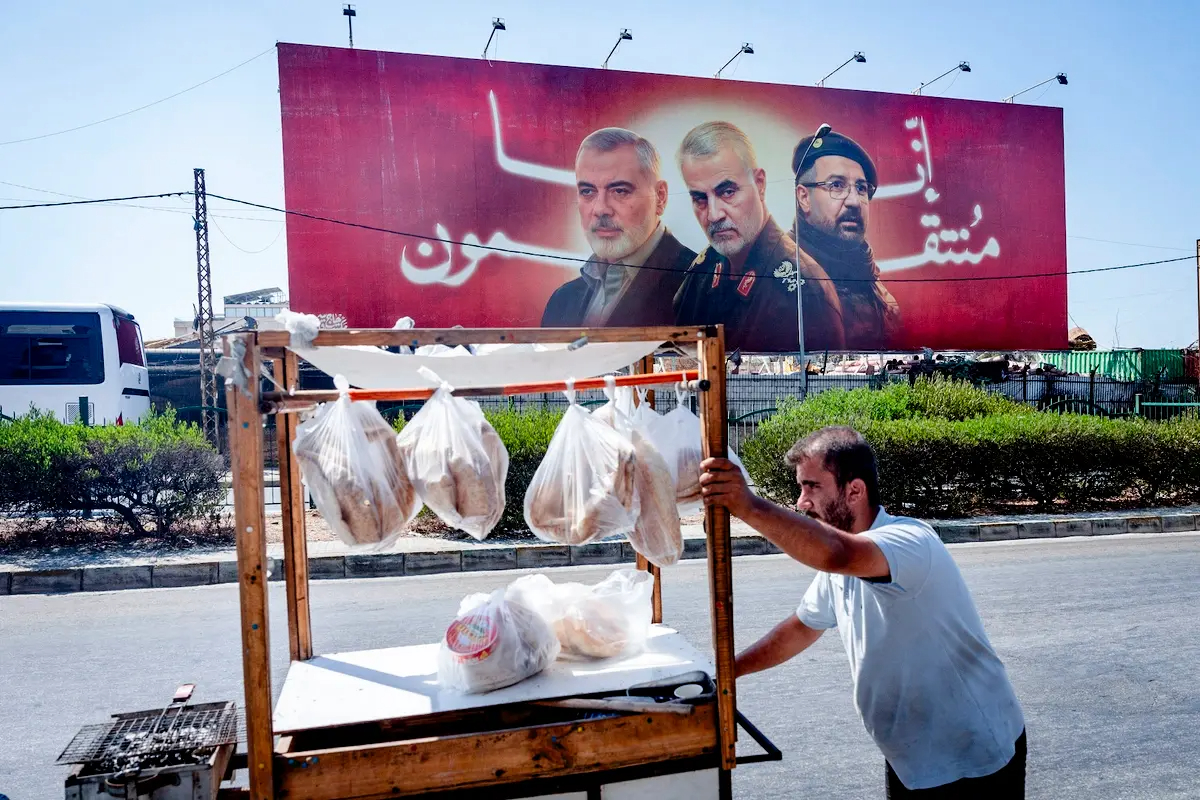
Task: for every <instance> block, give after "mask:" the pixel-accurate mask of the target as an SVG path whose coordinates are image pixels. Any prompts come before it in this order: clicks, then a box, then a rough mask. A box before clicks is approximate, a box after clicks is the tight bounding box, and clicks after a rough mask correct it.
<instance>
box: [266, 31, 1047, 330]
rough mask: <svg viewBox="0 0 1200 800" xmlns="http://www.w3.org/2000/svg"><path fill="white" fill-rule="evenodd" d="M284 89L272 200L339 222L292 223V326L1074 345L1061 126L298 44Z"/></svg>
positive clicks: (935, 107)
mask: <svg viewBox="0 0 1200 800" xmlns="http://www.w3.org/2000/svg"><path fill="white" fill-rule="evenodd" d="M279 81H280V96H281V106H282V114H283V155H284V188H285V195H286V203H287V207H288V208H289V209H291V210H295V211H299V212H303V213H305V214H309V215H312V216H317V217H324V218H327V220H336V221H339V222H343V223H352V224H337V223H336V222H330V221H327V220H314V219H308V218H304V217H299V216H290V217H289V218H288V222H287V246H288V276H289V285H290V295H291V303H292V307H293V308H294V309H297V310H300V311H304V312H309V313H315V314H340V315H342V316H344V317H345V319H346V320H347V322H348V324H349V325H351V326H353V327H391V326H392V324H393V323H394V322H395V321H396V320H397V319H398V318H400V317H402V316H411V317H413V318H414V319H415V320H416V322H417V324H418V325H420V326H422V327H451V326H454V325H463V326H466V327H476V326H478V327H516V326H521V327H524V326H537V325H554V326H566V327H576V326H580V325H584V324H589V325H649V324H676V323H679V324H702V323H704V324H706V323H718V322H720V323H725V324H726V326H727V335H728V339H729V341H728V349H730V350H733V349H734V348H741V349H742V350H743V351H745V352H792V351H795V350H797V349H798V347H799V346H800V341H799V335H798V328H799V323H798V319H797V316H798V314H797V310H798V308H799V309H800V310H801V311H802V314H803V327H804V345H805V347H806V349H807V350H809V351H819V350H824V349H831V350H844V349H848V350H858V351H876V350H896V349H914V348H919V347H933V348H964V349H1056V348H1062V347H1063V346H1064V345H1065V341H1066V330H1067V325H1066V318H1067V299H1066V292H1067V280H1066V238H1065V224H1066V222H1065V216H1066V212H1065V196H1064V169H1063V124H1062V111H1061V110H1060V109H1055V108H1044V107H1037V106H1021V105H1012V104H1001V103H983V102H975V101H967V100H949V99H943V98H936V97H921V96H914V95H894V94H883V93H877V92H864V91H851V90H841V89H824V88H811V87H799V86H782V85H774V84H761V83H745V82H736V81H729V80H715V79H702V78H689V77H679V76H669V75H652V74H643V73H630V72H617V71H609V70H599V69H580V68H568V67H553V66H542V65H536V64H516V63H505V62H488V61H482V60H475V59H460V58H445V57H436V56H418V55H407V54H399V53H383V52H371V51H365V50H347V49H342V48H328V47H311V46H303V45H290V44H280V45H279ZM823 123H824V124H828V125H830V126H831V127H832V130H831V131H830V132H828V133H825V134H824V135H823V136H820V137H814V135H813V134H814V133H815V132H817V130H818V127H819V126H821V125H822V124H823ZM581 145H582V146H581ZM405 234H407V235H405ZM1031 275H1033V276H1038V277H1027V276H1031ZM798 299H799V302H798Z"/></svg>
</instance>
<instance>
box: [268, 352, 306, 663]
mask: <svg viewBox="0 0 1200 800" xmlns="http://www.w3.org/2000/svg"><path fill="white" fill-rule="evenodd" d="M274 365H275V375H276V377H277V379H278V381H279V383H280V385H282V386H283V387H284V388H285V389H288V390H292V389H298V388H300V359H299V358H298V357H297V356H296V354H295V353H293V352H292V351H291V350H288V351H287V353H286V355H285V357H284V358H282V359H280V358H277V359H274ZM297 424H299V419H298V418H297V416H296V415H295V414H278V415H276V417H275V432H276V439H277V444H278V446H279V504H280V511H281V513H282V516H283V572H284V582H285V584H286V587H287V619H288V650H289V652H290V653H291V656H292V660H293V661H307V660H308V659H310V658H312V657H313V645H312V613H311V609H310V608H309V603H308V538H307V535H306V532H305V529H304V519H305V512H304V484H303V483H302V482H301V480H300V463H299V462H298V461H297V460H296V458H295V456H294V455H293V453H292V442H294V441H295V440H296V426H297Z"/></svg>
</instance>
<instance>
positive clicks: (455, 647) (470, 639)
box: [438, 589, 560, 694]
mask: <svg viewBox="0 0 1200 800" xmlns="http://www.w3.org/2000/svg"><path fill="white" fill-rule="evenodd" d="M559 649H560V645H559V642H558V638H557V637H556V636H555V635H554V632H553V631H551V630H550V626H549V624H547V622H546V620H545V619H544V618H543V617H542V616H541V615H540V614H538V613H537V612H535V611H533V610H532V609H530V608H529V607H527V606H526V605H524V604H523V603H521V602H519V601H518V600H516V599H514V598H511V597H507V596H506V592H505V590H503V589H497V590H496V591H494V592H492V594H491V595H482V594H477V595H468V596H467V597H466V598H464V599H463V602H462V605H461V606H460V607H459V612H458V616H457V617H455V619H454V621H453V622H452V623H450V626H449V627H448V628H447V629H446V634H445V636H444V637H443V638H442V643H441V646H440V647H439V649H438V683H439V684H440V685H441V686H442V687H444V688H447V689H454V690H456V691H460V692H463V693H465V694H479V693H482V692H490V691H493V690H495V689H501V688H503V687H505V686H511V685H513V684H514V683H519V682H520V681H523V680H525V679H526V678H528V677H530V676H531V675H536V674H537V673H539V672H541V671H542V670H544V669H545V668H546V667H548V666H550V664H551V663H553V661H554V659H555V658H557V657H558V653H559Z"/></svg>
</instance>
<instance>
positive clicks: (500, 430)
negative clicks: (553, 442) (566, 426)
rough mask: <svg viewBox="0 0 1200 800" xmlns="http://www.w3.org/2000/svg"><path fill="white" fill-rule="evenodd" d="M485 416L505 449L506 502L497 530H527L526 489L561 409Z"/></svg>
mask: <svg viewBox="0 0 1200 800" xmlns="http://www.w3.org/2000/svg"><path fill="white" fill-rule="evenodd" d="M485 416H486V417H487V419H488V422H490V423H492V427H493V428H495V429H496V433H497V434H499V435H500V441H502V442H504V446H505V448H507V449H508V480H507V481H506V482H505V484H504V492H505V496H506V502H505V505H504V517H503V518H502V519H501V520H500V524H499V526H498V527H497V530H498V531H504V532H512V531H524V530H528V526H527V525H526V524H525V490H526V488H528V486H529V482H530V481H531V480H533V474H534V473H535V472H537V468H538V467H539V466H541V464H542V459H543V458H545V456H546V448H548V447H549V446H550V439H551V438H552V437H553V436H554V431H555V430H556V429H557V428H558V423H559V421H561V420H562V416H563V415H562V412H561V411H546V410H536V411H517V410H516V409H511V408H510V409H505V410H501V411H488V412H487V413H486V414H485Z"/></svg>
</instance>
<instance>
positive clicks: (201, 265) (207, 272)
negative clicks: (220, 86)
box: [193, 169, 221, 448]
mask: <svg viewBox="0 0 1200 800" xmlns="http://www.w3.org/2000/svg"><path fill="white" fill-rule="evenodd" d="M193 173H194V175H195V179H196V188H195V196H196V216H195V225H194V226H193V227H195V229H196V293H197V298H196V309H197V312H196V313H197V316H196V333H197V335H198V336H199V338H200V427H201V428H202V429H203V431H204V435H205V437H206V438H207V439H208V440H209V441H210V442H212V445H213V447H217V448H219V447H220V446H221V443H220V440H219V439H218V438H217V432H218V431H217V426H218V424H219V420H218V419H217V411H216V408H217V356H216V354H215V353H214V352H213V349H214V347H215V346H216V343H217V341H216V340H217V337H216V335H215V334H214V333H213V307H212V269H211V267H210V265H209V260H208V195H207V194H206V192H205V188H204V170H202V169H196V170H194V171H193Z"/></svg>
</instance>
